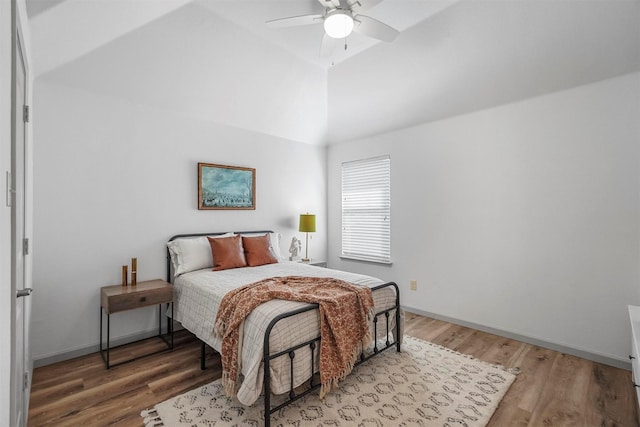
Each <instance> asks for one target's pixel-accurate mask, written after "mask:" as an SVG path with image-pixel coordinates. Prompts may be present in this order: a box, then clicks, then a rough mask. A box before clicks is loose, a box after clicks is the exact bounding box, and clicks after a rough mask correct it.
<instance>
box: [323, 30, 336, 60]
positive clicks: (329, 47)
mask: <svg viewBox="0 0 640 427" xmlns="http://www.w3.org/2000/svg"><path fill="white" fill-rule="evenodd" d="M339 43H340V40H339V39H334V38H333V37H329V36H328V35H327V34H326V33H325V34H324V36H322V43H321V44H320V57H321V58H328V57H330V56H331V54H332V53H333V51H334V50H336V47H338V44H339Z"/></svg>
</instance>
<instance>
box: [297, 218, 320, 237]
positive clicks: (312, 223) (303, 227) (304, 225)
mask: <svg viewBox="0 0 640 427" xmlns="http://www.w3.org/2000/svg"><path fill="white" fill-rule="evenodd" d="M298 231H302V232H303V233H315V231H316V216H315V215H312V214H301V215H300V227H299V228H298Z"/></svg>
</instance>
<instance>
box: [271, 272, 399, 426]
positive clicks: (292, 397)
mask: <svg viewBox="0 0 640 427" xmlns="http://www.w3.org/2000/svg"><path fill="white" fill-rule="evenodd" d="M390 286H393V287H394V288H395V291H396V303H395V306H394V307H391V308H388V309H386V310H382V311H379V312H377V313H376V314H375V316H374V318H373V332H374V335H373V336H374V341H373V342H374V345H373V353H372V354H369V355H366V354H365V352H364V349H363V350H362V352H361V353H360V360H359V361H358V362H357V363H356V365H359V364H360V363H362V362H365V361H367V360H368V359H370V358H372V357H374V356H376V355H377V354H379V353H380V352H382V351H384V350H387V349H388V348H391V347H394V346H395V347H396V351H398V352H400V340H401V335H400V334H401V329H400V290H399V289H398V285H397V284H396V283H394V282H388V283H385V284H382V285H378V286H375V287H372V288H371V290H372V291H375V290H378V289H382V288H386V287H390ZM317 308H318V304H309V305H308V306H305V307H302V308H300V309H297V310H294V311H290V312H287V313H282V314H280V315H278V316H276V317H275V318H274V319H273V320H271V322H270V323H269V325H268V326H267V329H266V331H265V334H264V344H263V345H264V353H263V359H262V363H263V375H264V425H265V427H269V426H270V423H271V414H273V413H274V412H277V411H279V410H280V409H282V408H283V407H285V406H287V405H289V404H290V403H292V402H294V401H296V400H298V399H301V398H303V397H304V396H306V395H307V394H309V393H311V392H312V391H314V390H317V389H318V388H320V386H321V384H320V383H319V382H317V383H316V382H314V375H315V374H317V372H315V371H314V367H315V360H314V358H315V349H316V347H317V346H318V345H319V344H320V337H319V336H318V337H316V338H313V339H311V340H309V341H306V342H303V343H300V344H297V345H295V346H293V347H291V348H288V349H286V350H283V351H280V352H278V353H274V354H270V349H269V338H270V336H271V330H272V329H273V327H274V326H275V325H276V324H277V323H278V322H279V321H280V320H282V319H286V318H287V317H291V316H295V315H298V314H300V313H304V312H307V311H311V310H316V309H317ZM394 310H395V332H396V333H395V340H394V341H390V340H389V334H390V333H391V330H390V329H389V317H390V313H391V312H392V311H394ZM381 316H384V321H385V327H386V342H385V345H384V346H383V347H381V348H378V339H377V337H378V323H379V318H380V317H381ZM303 347H309V349H310V350H311V372H310V374H311V376H310V379H309V382H308V385H307V387H306V389H305V390H303V391H301V392H299V393H296V392H295V390H294V386H293V378H294V375H293V359H294V358H295V356H296V350H299V349H301V348H303ZM285 356H287V357H289V366H290V374H291V375H290V376H291V384H290V388H289V393H288V399H287V400H286V401H284V402H283V403H281V404H279V405H277V406H274V407H273V408H272V407H271V375H270V369H269V367H270V363H271V361H272V360H273V359H276V358H278V357H285Z"/></svg>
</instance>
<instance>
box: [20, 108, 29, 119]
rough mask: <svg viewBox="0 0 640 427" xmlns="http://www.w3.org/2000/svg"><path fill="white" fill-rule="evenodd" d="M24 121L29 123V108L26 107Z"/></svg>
mask: <svg viewBox="0 0 640 427" xmlns="http://www.w3.org/2000/svg"><path fill="white" fill-rule="evenodd" d="M22 121H23V122H25V123H29V106H28V105H25V106H24V107H23V108H22Z"/></svg>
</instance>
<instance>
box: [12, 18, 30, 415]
mask: <svg viewBox="0 0 640 427" xmlns="http://www.w3.org/2000/svg"><path fill="white" fill-rule="evenodd" d="M18 28H19V27H18ZM15 40H16V41H15V43H16V45H15V46H14V48H15V54H14V70H15V73H14V76H15V77H14V79H15V80H14V97H13V106H12V111H13V141H12V146H11V150H12V153H11V177H12V179H11V184H12V190H13V191H12V195H13V198H12V201H11V202H12V204H11V205H12V209H11V234H12V236H11V237H12V239H11V251H12V257H11V258H12V260H11V261H12V268H11V279H12V280H11V281H12V283H13V285H14V286H15V292H16V298H15V307H14V310H13V311H14V313H13V314H14V316H13V319H12V320H13V322H15V324H14V325H13V328H12V339H11V341H12V357H11V364H12V366H11V375H12V378H11V387H12V390H11V399H12V402H11V411H12V413H11V425H12V426H24V425H26V421H27V412H28V409H29V408H28V401H29V389H30V383H31V381H30V374H31V372H30V370H31V363H30V354H29V348H30V347H29V345H28V342H29V341H28V340H29V322H28V316H27V313H28V312H29V309H30V306H29V304H30V299H29V298H25V296H28V295H29V294H30V292H31V290H30V289H28V288H26V287H25V283H26V277H27V268H26V255H27V254H28V246H27V245H28V242H27V240H26V233H25V224H26V221H25V218H26V203H25V201H26V176H27V168H26V155H27V150H26V146H27V130H28V128H27V124H28V109H27V107H26V99H27V64H26V62H25V55H24V50H23V48H24V46H23V43H22V40H21V37H20V31H19V30H17V31H16V38H15Z"/></svg>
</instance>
